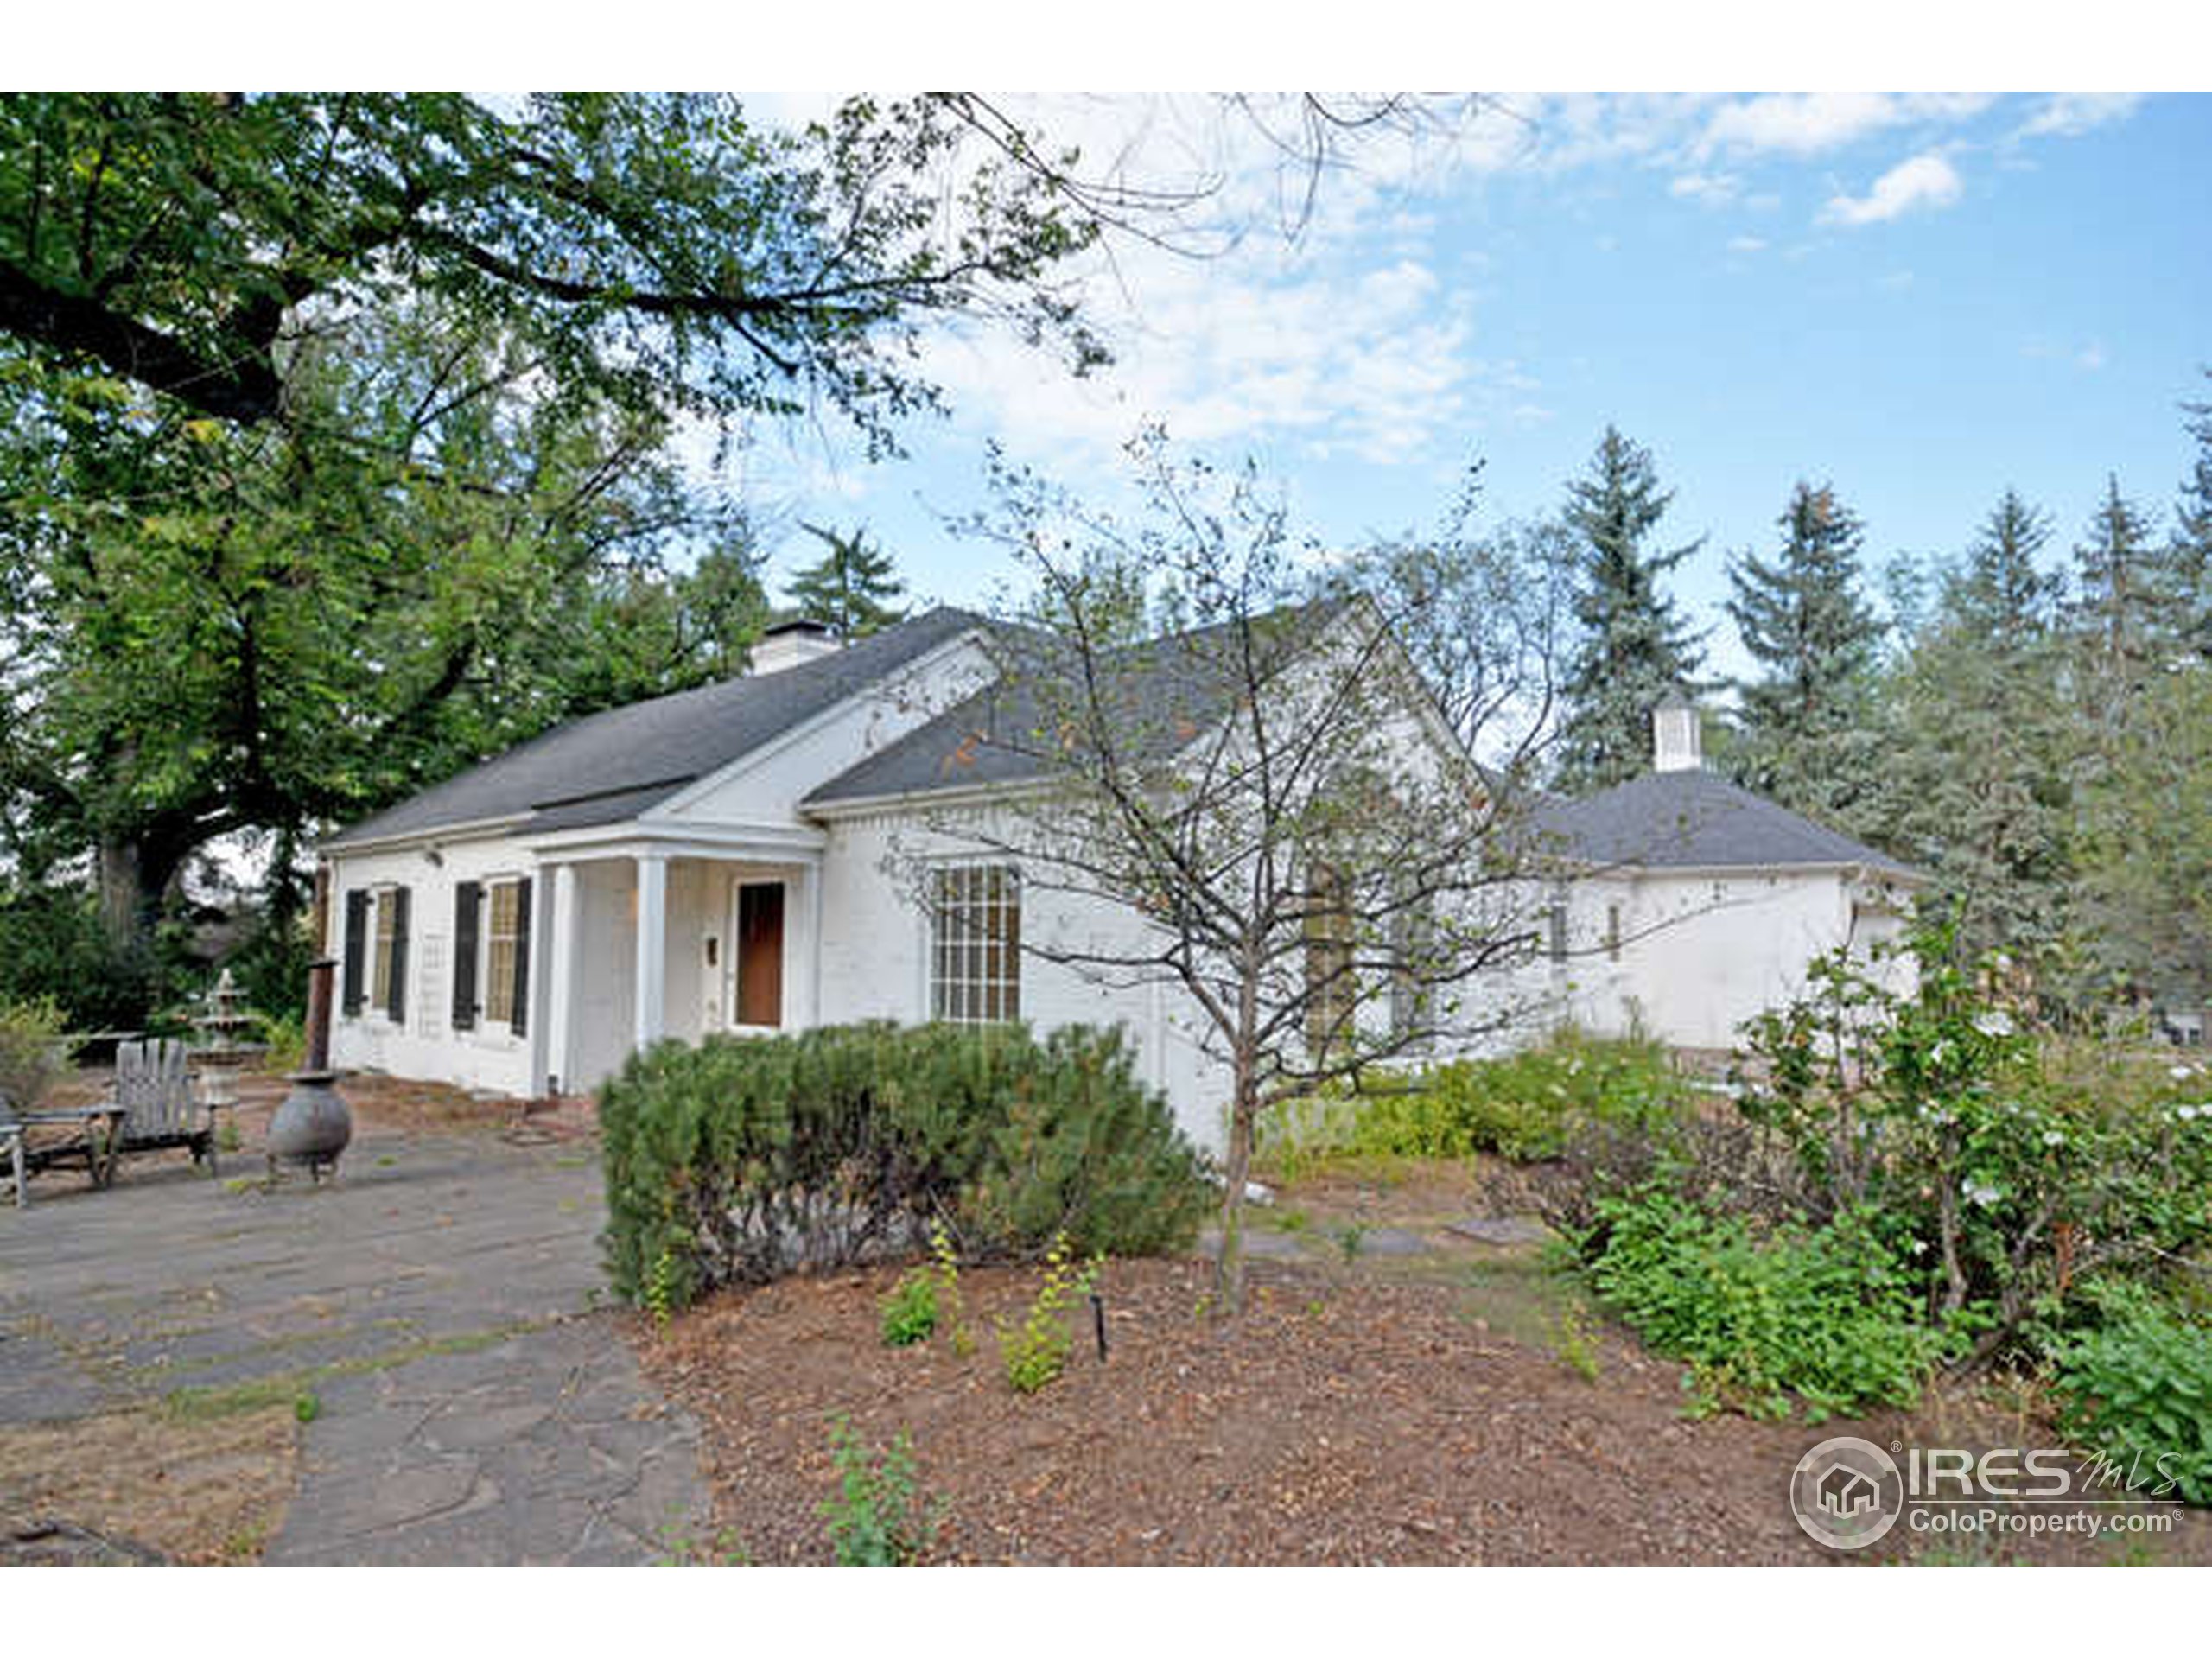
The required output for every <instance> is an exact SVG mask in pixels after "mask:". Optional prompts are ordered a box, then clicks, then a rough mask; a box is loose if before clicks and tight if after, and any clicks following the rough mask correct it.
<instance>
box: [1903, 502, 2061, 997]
mask: <svg viewBox="0 0 2212 1659" xmlns="http://www.w3.org/2000/svg"><path fill="white" fill-rule="evenodd" d="M2049 540H2050V518H2049V517H2048V515H2046V514H2044V513H2043V512H2038V511H2037V509H2035V508H2033V507H2031V506H2030V505H2028V504H2027V503H2026V502H2025V501H2024V500H2023V499H2021V498H2020V496H2019V495H2018V493H2017V492H2014V491H2012V490H2007V491H2006V492H2005V494H2004V495H2003V496H2002V497H2001V498H1999V500H1998V503H1997V505H1996V506H1995V507H1994V508H1993V509H1992V511H1991V512H1990V514H1989V517H1988V518H1987V519H1986V520H1985V521H1984V523H1983V525H1982V529H1981V532H1980V536H1979V537H1978V538H1977V539H1976V540H1975V542H1974V545H1973V546H1972V547H1971V548H1969V549H1968V550H1967V555H1966V557H1965V559H1964V561H1963V562H1962V563H1961V565H1960V566H1959V568H1957V569H1955V570H1954V571H1953V572H1952V573H1951V575H1949V577H1948V579H1947V580H1946V581H1945V582H1944V583H1943V584H1942V597H1941V601H1940V603H1939V605H1938V607H1937V609H1936V613H1935V615H1934V616H1933V617H1932V618H1931V619H1930V621H1929V626H1927V627H1925V628H1924V629H1923V630H1922V631H1921V632H1919V633H1918V634H1917V635H1916V637H1915V638H1914V639H1913V641H1912V643H1911V645H1910V649H1909V650H1908V651H1907V652H1905V654H1904V657H1903V658H1902V659H1901V660H1900V661H1899V662H1898V663H1897V665H1896V668H1895V671H1893V672H1892V673H1891V675H1890V676H1888V677H1887V679H1886V682H1885V692H1886V695H1885V699H1884V700H1885V704H1886V718H1885V722H1884V726H1883V729H1884V730H1885V732H1886V733H1887V734H1888V736H1889V739H1890V741H1891V749H1890V753H1889V754H1888V756H1887V764H1886V765H1885V766H1884V767H1883V769H1882V776H1883V779H1884V780H1885V784H1886V785H1887V788H1888V794H1889V805H1888V810H1886V811H1885V813H1883V815H1882V817H1881V822H1880V826H1879V829H1878V830H1877V836H1878V839H1880V840H1882V841H1883V842H1885V844H1887V845H1888V846H1890V847H1891V849H1894V850H1896V851H1897V852H1898V853H1900V854H1902V855H1904V856H1905V857H1907V858H1908V859H1910V861H1912V862H1913V863H1915V864H1916V865H1918V866H1919V867H1920V868H1923V869H1925V870H1928V871H1929V872H1930V873H1931V874H1933V875H1934V876H1935V878H1936V889H1935V893H1934V894H1933V897H1934V899H1935V900H1936V905H1937V906H1938V907H1939V908H1940V910H1941V911H1942V912H1943V913H1945V914H1947V915H1955V916H1956V917H1957V918H1959V925H1960V930H1961V938H1962V940H1963V942H1964V943H1965V944H1966V945H1967V947H1968V948H1969V949H1970V950H1976V951H1979V950H1996V949H2002V950H2008V951H2012V952H2015V953H2020V954H2024V955H2027V956H2034V955H2036V954H2037V953H2039V952H2040V951H2041V950H2043V949H2044V948H2045V947H2048V946H2050V945H2053V944H2056V943H2058V942H2059V940H2060V939H2061V938H2063V935H2064V933H2065V931H2066V928H2067V926H2068V924H2069V920H2070V918H2071V915H2072V906H2071V904H2070V902H2069V901H2070V898H2071V887H2072V880H2073V875H2074V860H2073V851H2072V842H2073V834H2072V827H2073V826H2072V818H2073V810H2074V808H2073V800H2072V791H2071V788H2070V784H2069V771H2068V755H2069V747H2070V741H2069V715H2068V709H2067V707H2066V702H2065V696H2064V691H2063V674H2062V673H2061V663H2060V654H2061V653H2060V650H2059V638H2058V634H2057V632H2056V626H2055V623H2056V601H2057V596H2058V591H2059V588H2061V586H2062V583H2061V582H2060V579H2059V578H2058V577H2056V575H2049V574H2046V573H2044V572H2043V571H2041V570H2039V569H2037V566H2036V555H2037V552H2038V551H2039V550H2041V549H2042V548H2043V547H2044V544H2045V543H2048V541H2049Z"/></svg>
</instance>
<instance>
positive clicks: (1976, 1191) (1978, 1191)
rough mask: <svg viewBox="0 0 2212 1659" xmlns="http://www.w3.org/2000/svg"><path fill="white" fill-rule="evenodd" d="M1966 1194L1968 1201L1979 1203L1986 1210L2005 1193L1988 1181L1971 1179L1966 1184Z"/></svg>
mask: <svg viewBox="0 0 2212 1659" xmlns="http://www.w3.org/2000/svg"><path fill="white" fill-rule="evenodd" d="M1966 1196H1967V1202H1968V1203H1970V1204H1978V1205H1980V1206H1981V1207H1982V1208H1983V1209H1985V1210H1986V1209H1987V1208H1989V1206H1990V1205H1993V1204H1994V1203H1996V1202H1997V1200H1998V1199H1999V1198H2003V1197H2004V1196H2005V1195H2004V1193H2002V1192H1999V1190H1998V1189H1997V1188H1996V1187H1993V1186H1992V1185H1989V1184H1988V1183H1987V1182H1986V1181H1975V1180H1969V1181H1968V1182H1967V1184H1966Z"/></svg>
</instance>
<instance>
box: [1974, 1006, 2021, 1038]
mask: <svg viewBox="0 0 2212 1659" xmlns="http://www.w3.org/2000/svg"><path fill="white" fill-rule="evenodd" d="M1974 1029H1975V1030H1976V1031H1978V1032H1980V1033H1981V1034H1982V1035H1983V1036H1985V1037H2010V1036H2011V1035H2012V1015H2010V1014H2006V1013H2005V1010H2004V1009H2002V1008H1992V1009H1991V1010H1990V1011H1989V1012H1988V1013H1986V1014H1976V1015H1975V1016H1974Z"/></svg>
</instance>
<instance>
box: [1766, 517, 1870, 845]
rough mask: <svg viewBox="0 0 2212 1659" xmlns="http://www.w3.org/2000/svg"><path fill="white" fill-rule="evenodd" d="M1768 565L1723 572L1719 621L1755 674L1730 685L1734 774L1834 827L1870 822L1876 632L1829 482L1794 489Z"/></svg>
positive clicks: (1856, 542) (1859, 536)
mask: <svg viewBox="0 0 2212 1659" xmlns="http://www.w3.org/2000/svg"><path fill="white" fill-rule="evenodd" d="M1777 523H1778V524H1780V525H1781V528H1782V532H1783V541H1782V550H1781V552H1780V555H1779V556H1778V557H1777V558H1776V559H1775V560H1774V562H1772V563H1769V562H1767V561H1766V560H1764V559H1761V558H1759V557H1758V556H1756V555H1754V554H1751V553H1745V554H1744V555H1743V556H1741V557H1740V558H1738V560H1737V561H1736V562H1735V563H1732V565H1731V566H1730V567H1729V571H1728V582H1729V586H1730V587H1731V588H1732V590H1733V596H1732V598H1731V599H1730V600H1729V601H1728V614H1729V615H1730V616H1731V617H1732V619H1734V620H1735V624H1736V629H1737V632H1738V634H1739V635H1740V636H1741V638H1742V639H1743V642H1744V648H1745V651H1747V652H1750V653H1751V659H1752V660H1753V661H1754V662H1756V663H1758V664H1759V666H1760V667H1761V669H1762V670H1764V673H1763V674H1762V675H1761V677H1759V678H1758V679H1757V680H1752V681H1748V682H1739V683H1738V689H1739V690H1741V692H1742V695H1743V704H1742V709H1741V712H1740V714H1739V715H1738V726H1739V729H1740V732H1741V735H1742V740H1743V741H1742V742H1741V744H1740V745H1739V746H1738V748H1737V749H1736V751H1735V755H1736V760H1735V770H1736V771H1737V773H1738V777H1739V779H1741V781H1743V782H1744V783H1745V784H1747V785H1749V786H1750V787H1751V788H1753V789H1757V790H1758V791H1761V792H1763V793H1764V794H1767V795H1769V796H1771V797H1772V798H1774V799H1776V800H1777V801H1780V802H1781V803H1782V804H1783V805H1785V806H1788V807H1791V808H1793V809H1795V810H1798V811H1801V812H1804V813H1807V814H1808V815H1809V816H1811V817H1815V818H1818V819H1821V820H1822V821H1823V822H1826V823H1830V824H1833V825H1834V827H1836V828H1838V829H1847V830H1856V831H1859V832H1862V833H1863V832H1864V831H1865V830H1866V829H1867V828H1868V827H1869V825H1870V823H1872V822H1876V821H1878V811H1879V809H1878V800H1877V797H1878V785H1879V754H1878V750H1879V747H1880V744H1879V735H1878V733H1877V732H1876V731H1875V730H1874V729H1873V715H1874V712H1875V709H1874V702H1873V698H1872V696H1871V692H1872V680H1873V673H1874V669H1875V665H1876V656H1877V652H1878V648H1879V646H1880V644H1881V639H1882V625H1881V624H1880V622H1879V621H1878V620H1876V618H1875V616H1874V613H1873V611H1872V609H1871V608H1870V607H1868V605H1867V603H1866V598H1865V596H1864V595H1863V594H1862V593H1861V592H1860V574H1859V552H1860V543H1861V542H1862V540H1863V537H1864V533H1865V532H1864V527H1863V526H1862V525H1861V524H1860V522H1859V518H1858V516H1857V515H1856V514H1855V513H1853V512H1851V511H1850V510H1849V509H1848V508H1847V507H1845V506H1844V505H1842V504H1841V503H1840V502H1839V501H1838V500H1837V499H1835V492H1834V489H1833V488H1832V487H1830V486H1827V485H1825V484H1823V485H1821V486H1819V487H1818V488H1815V486H1812V485H1810V484H1806V483H1800V484H1799V485H1798V486H1797V487H1796V490H1795V491H1794V492H1793V493H1791V495H1790V498H1789V506H1788V507H1787V508H1786V509H1784V511H1783V514H1782V517H1781V518H1779V519H1778V520H1777Z"/></svg>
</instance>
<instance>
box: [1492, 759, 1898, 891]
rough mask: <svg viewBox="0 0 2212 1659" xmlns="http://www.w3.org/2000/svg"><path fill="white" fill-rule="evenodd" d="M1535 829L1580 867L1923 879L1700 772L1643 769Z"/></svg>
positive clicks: (1553, 813) (1548, 807)
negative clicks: (1775, 870) (1851, 869)
mask: <svg viewBox="0 0 2212 1659" xmlns="http://www.w3.org/2000/svg"><path fill="white" fill-rule="evenodd" d="M1534 823H1535V829H1536V831H1537V833H1538V834H1540V835H1541V836H1546V837H1548V838H1549V839H1550V840H1551V842H1552V844H1553V845H1554V846H1555V847H1556V849H1558V850H1559V851H1560V853H1561V854H1562V855H1564V856H1566V857H1568V858H1571V859H1573V860H1574V861H1577V862H1579V863H1585V864H1601V865H1611V864H1632V865H1641V866H1643V867H1645V868H1653V869H1668V868H1675V869H1737V868H1755V867H1759V866H1772V865H1801V866H1802V865H1823V864H1832V865H1844V864H1863V865H1865V866H1866V868H1869V869H1872V870H1879V871H1881V872H1883V873H1885V874H1890V875H1902V876H1906V877H1918V876H1919V874H1920V873H1919V872H1918V871H1916V870H1915V869H1913V868H1911V866H1910V865H1907V864H1901V863H1899V862H1898V861H1897V860H1896V859H1893V858H1891V857H1889V856H1888V855H1885V854H1882V853H1878V852H1876V851H1875V850H1874V849H1872V847H1867V846H1863V845H1861V844H1860V843H1859V842H1855V841H1853V840H1852V839H1851V837H1850V836H1842V835H1838V834H1837V833H1836V832H1835V831H1834V830H1833V829H1822V828H1821V826H1820V825H1819V824H1817V823H1813V822H1812V821H1811V820H1810V819H1809V818H1802V817H1799V816H1798V815H1797V814H1796V813H1795V812H1792V811H1790V810H1789V809H1788V808H1786V807H1782V806H1777V805H1776V804H1774V803H1773V802H1772V801H1770V800H1767V799H1765V798H1764V797H1762V796H1758V795H1754V794H1752V793H1751V791H1749V790H1747V789H1739V788H1738V787H1737V786H1736V785H1734V784H1732V783H1730V782H1728V781H1727V779H1724V778H1721V777H1719V776H1717V775H1715V774H1714V773H1713V772H1707V771H1706V770H1704V769H1703V768H1702V767H1688V768H1685V769H1684V770H1682V771H1680V772H1646V773H1645V774H1644V775H1643V776H1642V777H1641V778H1632V779H1630V780H1629V781H1628V782H1627V783H1624V784H1619V785H1615V786H1614V787H1613V788H1611V789H1608V790H1602V791H1599V793H1597V794H1595V795H1590V796H1586V797H1584V798H1582V799H1580V800H1576V801H1553V802H1547V803H1546V804H1544V805H1543V806H1542V807H1541V808H1540V809H1539V810H1537V811H1536V812H1535V815H1534Z"/></svg>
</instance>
